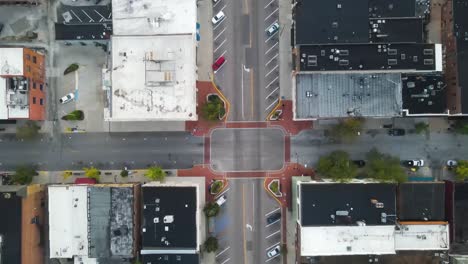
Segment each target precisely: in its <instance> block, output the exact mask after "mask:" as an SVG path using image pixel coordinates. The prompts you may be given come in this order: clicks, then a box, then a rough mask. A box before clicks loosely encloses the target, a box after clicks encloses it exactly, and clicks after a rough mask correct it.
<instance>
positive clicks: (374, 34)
mask: <svg viewBox="0 0 468 264" xmlns="http://www.w3.org/2000/svg"><path fill="white" fill-rule="evenodd" d="M369 25H370V29H369V31H370V33H369V41H370V42H372V43H395V42H398V43H423V41H424V39H423V37H424V36H423V19H422V18H384V19H382V18H373V19H370V20H369Z"/></svg>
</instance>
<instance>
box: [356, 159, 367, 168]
mask: <svg viewBox="0 0 468 264" xmlns="http://www.w3.org/2000/svg"><path fill="white" fill-rule="evenodd" d="M353 163H354V164H355V165H356V166H358V168H362V167H364V166H366V161H364V160H353Z"/></svg>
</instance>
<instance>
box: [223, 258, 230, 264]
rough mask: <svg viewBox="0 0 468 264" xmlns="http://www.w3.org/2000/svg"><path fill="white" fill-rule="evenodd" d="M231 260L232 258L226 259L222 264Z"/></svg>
mask: <svg viewBox="0 0 468 264" xmlns="http://www.w3.org/2000/svg"><path fill="white" fill-rule="evenodd" d="M229 260H231V258H228V259H226V260H225V261H223V263H221V264H224V263H226V262H228V261H229Z"/></svg>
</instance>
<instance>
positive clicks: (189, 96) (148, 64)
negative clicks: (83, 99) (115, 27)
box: [109, 1, 197, 121]
mask: <svg viewBox="0 0 468 264" xmlns="http://www.w3.org/2000/svg"><path fill="white" fill-rule="evenodd" d="M175 2H179V1H175ZM194 38H195V36H194V35H166V36H132V37H129V36H113V37H112V64H113V66H112V67H113V69H112V91H111V92H112V94H111V103H110V104H111V109H110V112H111V113H110V117H109V120H111V121H151V120H171V121H186V120H197V115H196V78H197V74H196V66H195V63H196V61H195V56H196V46H195V39H194Z"/></svg>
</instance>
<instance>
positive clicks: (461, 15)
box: [453, 0, 468, 114]
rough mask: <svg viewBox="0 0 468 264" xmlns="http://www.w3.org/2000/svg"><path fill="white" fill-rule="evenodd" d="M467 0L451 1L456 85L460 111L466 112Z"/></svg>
mask: <svg viewBox="0 0 468 264" xmlns="http://www.w3.org/2000/svg"><path fill="white" fill-rule="evenodd" d="M466 14H468V1H467V0H454V1H453V20H454V34H455V37H456V42H457V67H458V86H459V87H460V89H461V104H462V113H464V114H468V74H466V73H467V72H468V16H467V15H466Z"/></svg>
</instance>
